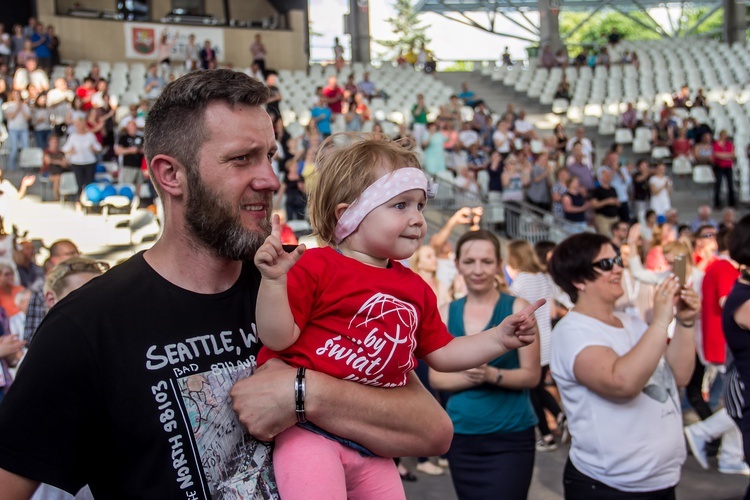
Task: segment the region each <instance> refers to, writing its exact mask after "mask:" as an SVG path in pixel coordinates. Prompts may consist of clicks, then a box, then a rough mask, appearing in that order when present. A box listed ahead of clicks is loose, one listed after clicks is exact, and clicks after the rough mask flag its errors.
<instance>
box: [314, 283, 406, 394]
mask: <svg viewBox="0 0 750 500" xmlns="http://www.w3.org/2000/svg"><path fill="white" fill-rule="evenodd" d="M417 325H418V316H417V309H416V308H415V307H414V306H413V305H412V304H410V303H408V302H404V301H403V300H399V299H397V298H396V297H394V296H392V295H387V294H383V293H376V294H374V295H373V296H372V297H370V298H369V299H368V300H367V301H366V302H365V303H364V304H363V305H362V307H360V308H359V310H358V311H357V313H356V314H355V315H354V317H353V318H352V319H351V321H350V322H349V329H350V330H354V331H353V332H351V334H350V335H349V336H347V337H342V336H341V335H337V336H336V337H334V338H331V339H328V340H326V341H325V343H324V344H323V345H322V346H321V347H319V348H318V349H316V351H315V353H316V354H317V355H318V356H327V357H328V358H331V359H333V360H336V361H340V362H341V363H343V365H346V366H348V367H349V368H350V373H349V374H348V375H346V376H345V377H342V378H343V379H344V380H352V381H355V382H359V383H362V384H367V385H373V386H379V387H398V386H402V385H405V384H406V374H407V373H408V372H410V371H411V370H412V369H414V367H415V366H416V362H415V360H414V356H413V353H414V349H415V348H416V339H415V334H416V331H417ZM393 363H396V364H395V365H392V364H393ZM389 366H390V370H388V368H389ZM394 368H396V369H394ZM386 370H388V371H390V372H391V373H393V372H394V371H397V372H399V373H401V374H402V375H403V376H402V377H400V379H399V380H398V382H396V383H390V382H383V381H381V378H382V377H383V373H382V372H383V371H386Z"/></svg>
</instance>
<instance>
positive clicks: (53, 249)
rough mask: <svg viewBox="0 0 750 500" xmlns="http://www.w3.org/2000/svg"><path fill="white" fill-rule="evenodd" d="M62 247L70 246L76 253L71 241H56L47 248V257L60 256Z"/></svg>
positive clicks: (74, 245)
mask: <svg viewBox="0 0 750 500" xmlns="http://www.w3.org/2000/svg"><path fill="white" fill-rule="evenodd" d="M63 245H70V246H72V247H73V248H75V249H76V252H77V251H78V247H77V246H76V244H75V243H73V242H72V241H70V240H57V241H55V242H54V243H52V244H51V245H50V246H49V256H50V257H57V256H58V255H59V254H60V251H61V247H62V246H63Z"/></svg>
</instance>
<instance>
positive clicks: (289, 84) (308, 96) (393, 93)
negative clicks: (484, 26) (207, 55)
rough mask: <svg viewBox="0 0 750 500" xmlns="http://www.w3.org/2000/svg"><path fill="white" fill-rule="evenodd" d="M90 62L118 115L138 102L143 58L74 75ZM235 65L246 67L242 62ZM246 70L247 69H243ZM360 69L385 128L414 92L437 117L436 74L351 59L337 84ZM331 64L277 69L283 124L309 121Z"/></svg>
mask: <svg viewBox="0 0 750 500" xmlns="http://www.w3.org/2000/svg"><path fill="white" fill-rule="evenodd" d="M94 64H97V65H98V66H99V70H100V74H101V75H102V76H103V77H104V78H106V79H107V80H108V81H109V93H110V94H111V95H114V96H116V97H117V99H118V101H119V104H120V110H118V116H117V118H118V119H119V118H121V117H122V116H124V115H125V114H127V107H128V106H129V105H130V104H134V103H137V102H139V100H140V99H141V98H142V97H143V94H144V86H145V81H146V68H147V66H146V64H143V63H132V64H128V63H126V62H115V63H112V62H107V61H97V62H96V63H94V61H84V60H82V61H78V62H77V63H75V65H74V66H73V68H74V74H75V76H76V78H78V79H79V80H83V78H84V77H86V76H87V75H89V73H91V68H92V66H93V65H94ZM170 71H171V72H172V73H173V74H174V75H175V77H178V78H179V77H180V76H182V75H183V74H184V73H185V68H184V66H182V65H172V66H171V69H170ZM238 71H245V69H244V68H242V69H239V68H238ZM247 71H248V72H249V69H247ZM365 72H369V73H370V80H371V81H372V82H374V83H375V85H376V88H377V90H378V91H383V92H385V93H386V94H387V96H388V99H387V102H386V100H385V99H383V98H374V99H373V100H372V102H371V103H370V110H371V113H372V116H373V118H374V120H376V121H378V122H382V125H383V126H384V128H385V129H386V130H385V131H386V132H387V133H390V134H391V135H394V134H395V133H397V126H398V125H399V124H401V123H404V121H406V122H407V123H408V122H410V120H411V107H412V106H413V105H414V104H415V103H416V96H417V94H419V93H422V94H424V96H425V102H427V103H428V104H429V105H430V119H434V118H435V117H437V114H438V113H439V105H440V104H444V103H446V102H447V101H448V98H449V97H450V95H451V94H453V93H455V92H456V91H455V89H452V88H450V87H448V86H446V85H445V84H443V83H442V82H440V81H438V80H436V79H435V78H433V77H431V76H428V75H425V74H424V73H421V72H418V71H414V69H413V68H411V67H408V68H406V67H402V68H397V67H393V66H390V65H384V66H372V65H365V64H362V63H354V64H353V65H352V66H351V67H347V68H345V69H344V70H343V71H342V72H341V74H340V75H339V86H343V84H344V83H345V82H346V78H347V77H348V75H349V74H353V75H354V81H355V82H356V83H359V82H360V81H362V76H363V74H364V73H365ZM335 74H336V70H335V68H334V67H333V66H332V65H320V64H314V65H312V66H311V67H310V69H309V72H306V71H304V70H295V71H290V70H280V71H279V72H278V87H279V91H280V92H281V95H282V97H283V100H282V102H281V104H280V109H281V112H282V116H283V118H284V124H285V125H286V126H287V127H288V126H290V125H291V126H292V127H293V128H296V126H295V125H293V124H294V123H296V124H298V125H301V126H302V127H305V126H307V124H308V123H309V121H310V109H311V107H312V105H313V102H314V101H315V99H316V97H315V88H316V87H322V86H325V84H326V81H327V79H328V77H329V76H332V75H335ZM64 76H65V66H56V67H55V68H54V70H53V72H52V74H51V75H50V82H53V81H54V79H56V78H63V77H64ZM333 125H334V129H335V131H340V130H338V129H341V130H343V122H341V121H340V120H338V121H336V122H335V123H334V124H333ZM372 125H373V123H372V122H368V123H367V124H365V130H368V129H371V127H372Z"/></svg>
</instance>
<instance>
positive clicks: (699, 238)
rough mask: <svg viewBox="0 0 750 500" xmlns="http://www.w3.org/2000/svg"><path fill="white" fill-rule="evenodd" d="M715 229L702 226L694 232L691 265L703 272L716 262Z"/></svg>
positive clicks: (716, 243)
mask: <svg viewBox="0 0 750 500" xmlns="http://www.w3.org/2000/svg"><path fill="white" fill-rule="evenodd" d="M717 232H718V231H717V229H716V228H715V227H714V226H711V225H709V224H706V225H703V226H701V227H699V228H698V230H697V231H695V233H694V234H695V242H694V243H693V255H692V259H693V264H694V265H695V266H696V267H697V268H698V269H700V270H701V271H705V270H706V269H707V268H708V266H709V265H711V264H712V263H713V262H714V260H716V251H717V250H718V248H719V244H718V241H717V240H716V234H717Z"/></svg>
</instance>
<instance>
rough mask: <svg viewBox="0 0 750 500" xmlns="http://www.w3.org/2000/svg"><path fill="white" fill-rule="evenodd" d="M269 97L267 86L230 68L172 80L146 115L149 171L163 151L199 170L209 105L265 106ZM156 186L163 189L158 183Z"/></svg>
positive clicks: (186, 166)
mask: <svg viewBox="0 0 750 500" xmlns="http://www.w3.org/2000/svg"><path fill="white" fill-rule="evenodd" d="M268 96H269V92H268V89H267V88H266V87H265V85H263V84H262V83H260V82H258V81H257V80H255V79H254V78H251V77H249V76H247V75H246V74H244V73H241V72H238V71H233V70H229V69H214V70H201V71H193V72H191V73H188V74H187V75H185V76H183V77H181V78H178V79H177V80H175V81H174V82H171V83H170V84H169V85H167V86H166V87H164V90H163V91H162V93H161V94H160V95H159V98H158V99H157V100H156V102H155V103H154V105H153V106H152V108H151V110H150V111H149V113H148V117H147V118H146V128H145V133H144V151H145V153H146V159H147V160H148V164H149V172H150V169H151V160H153V158H154V157H155V156H157V155H161V154H163V155H167V156H171V157H172V158H175V159H176V160H177V161H179V162H180V163H182V164H183V165H184V166H185V168H186V169H187V170H188V171H192V170H197V165H198V156H199V153H200V150H201V147H202V146H203V143H204V142H205V141H206V138H207V131H206V128H205V125H204V120H203V118H204V114H205V110H206V107H207V106H208V105H209V104H211V103H213V102H223V103H226V104H228V105H229V106H232V107H234V106H236V105H238V104H245V105H247V106H262V105H263V104H265V103H266V101H267V100H268ZM150 173H152V172H150ZM154 186H155V187H156V189H157V191H161V187H160V186H158V183H155V184H154ZM159 194H160V195H161V193H159Z"/></svg>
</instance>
